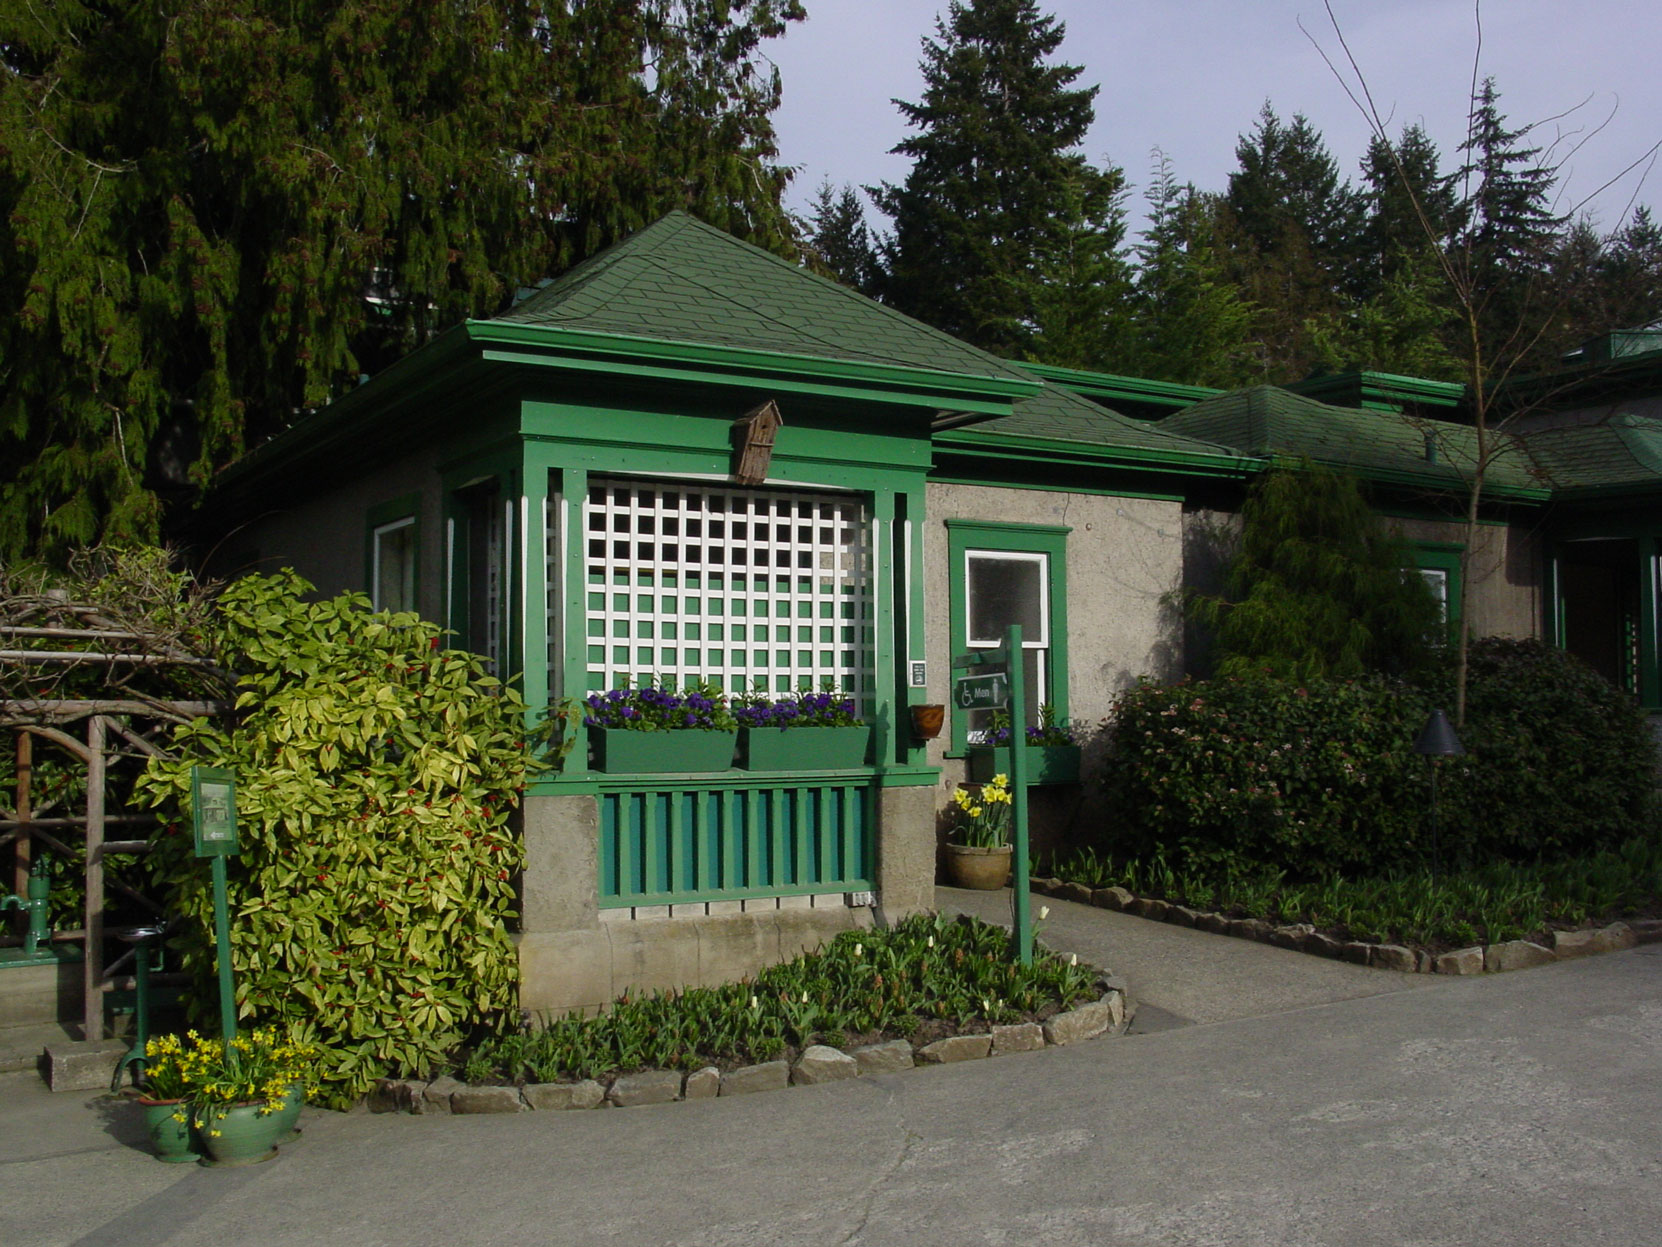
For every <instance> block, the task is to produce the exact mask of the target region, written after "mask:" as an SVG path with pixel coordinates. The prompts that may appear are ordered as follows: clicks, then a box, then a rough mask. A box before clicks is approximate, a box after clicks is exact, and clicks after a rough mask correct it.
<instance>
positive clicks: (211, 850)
mask: <svg viewBox="0 0 1662 1247" xmlns="http://www.w3.org/2000/svg"><path fill="white" fill-rule="evenodd" d="M190 806H191V823H192V825H193V827H194V829H195V836H196V855H197V856H198V857H206V858H208V859H209V860H210V861H211V862H212V863H213V876H214V940H215V943H216V944H217V946H218V960H219V1024H220V1029H221V1031H222V1033H223V1034H224V1036H225V1039H226V1041H227V1042H229V1041H230V1040H232V1039H234V1038H235V1037H236V1033H237V996H236V985H235V983H234V982H233V980H232V978H231V917H230V906H229V905H228V903H227V902H226V898H225V890H226V884H225V859H226V858H227V857H235V856H236V855H237V854H238V852H239V851H240V847H239V845H238V843H237V780H236V776H235V775H233V774H232V773H231V772H230V771H226V770H222V769H220V768H218V767H212V766H193V767H191V768H190Z"/></svg>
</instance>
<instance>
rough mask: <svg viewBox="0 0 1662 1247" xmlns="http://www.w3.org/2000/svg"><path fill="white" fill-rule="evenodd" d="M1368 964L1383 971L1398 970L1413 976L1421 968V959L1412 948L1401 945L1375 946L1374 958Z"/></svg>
mask: <svg viewBox="0 0 1662 1247" xmlns="http://www.w3.org/2000/svg"><path fill="white" fill-rule="evenodd" d="M1368 964H1369V965H1371V966H1376V967H1378V968H1379V969H1381V970H1398V971H1400V972H1402V973H1404V974H1413V973H1414V971H1416V970H1418V969H1419V968H1420V966H1419V957H1418V955H1417V954H1416V953H1415V952H1414V950H1413V949H1412V948H1405V947H1403V946H1402V945H1401V944H1375V945H1374V946H1373V956H1372V957H1371V958H1369V960H1368Z"/></svg>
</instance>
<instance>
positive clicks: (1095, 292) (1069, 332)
mask: <svg viewBox="0 0 1662 1247" xmlns="http://www.w3.org/2000/svg"><path fill="white" fill-rule="evenodd" d="M1106 175H1107V178H1108V180H1109V182H1110V183H1111V186H1112V191H1111V193H1110V194H1108V195H1102V194H1100V193H1099V194H1097V195H1096V196H1095V197H1094V198H1093V197H1088V193H1089V191H1090V190H1092V189H1097V190H1099V191H1100V189H1102V187H1101V185H1100V184H1098V183H1095V182H1094V181H1093V182H1092V183H1091V184H1090V185H1087V184H1086V181H1085V180H1084V179H1075V180H1074V181H1072V182H1070V183H1069V184H1068V186H1067V188H1066V191H1065V193H1064V195H1063V198H1062V202H1061V211H1060V213H1059V214H1058V216H1057V221H1056V224H1057V227H1058V228H1057V237H1056V240H1055V243H1054V245H1053V246H1052V247H1050V248H1049V249H1048V250H1047V251H1046V252H1045V253H1044V254H1043V256H1042V257H1041V259H1040V262H1039V272H1038V276H1039V287H1038V291H1037V293H1036V296H1035V299H1034V321H1035V323H1036V325H1037V329H1038V332H1037V335H1036V336H1035V338H1034V340H1033V341H1032V343H1031V344H1030V346H1029V348H1028V354H1029V357H1030V358H1031V359H1033V360H1034V361H1036V362H1038V363H1043V364H1058V365H1060V366H1062V367H1064V368H1095V369H1113V368H1114V367H1116V366H1117V365H1116V360H1118V359H1119V357H1120V356H1121V355H1122V353H1123V352H1124V351H1125V349H1126V345H1127V342H1128V339H1129V334H1130V323H1129V317H1130V303H1131V293H1132V286H1131V265H1130V263H1129V262H1128V261H1127V259H1126V257H1125V253H1124V250H1123V244H1124V241H1125V175H1124V174H1123V173H1122V172H1121V171H1120V170H1119V169H1118V168H1116V167H1114V166H1112V165H1110V166H1109V167H1108V169H1107V170H1106Z"/></svg>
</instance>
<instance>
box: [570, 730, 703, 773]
mask: <svg viewBox="0 0 1662 1247" xmlns="http://www.w3.org/2000/svg"><path fill="white" fill-rule="evenodd" d="M734 736H735V733H734V732H733V731H732V730H727V731H703V730H700V729H698V728H689V729H683V730H680V731H664V732H637V731H632V730H631V729H629V728H615V727H591V728H590V729H589V742H590V744H591V745H592V746H593V749H594V769H595V770H597V771H603V772H605V773H606V774H608V775H661V774H666V773H681V772H688V771H725V770H728V769H729V768H731V767H732V765H733V745H734Z"/></svg>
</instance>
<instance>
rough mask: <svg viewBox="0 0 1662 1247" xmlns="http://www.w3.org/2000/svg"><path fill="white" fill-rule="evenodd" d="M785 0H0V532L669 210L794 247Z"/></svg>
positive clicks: (342, 377) (50, 539)
mask: <svg viewBox="0 0 1662 1247" xmlns="http://www.w3.org/2000/svg"><path fill="white" fill-rule="evenodd" d="M803 15H804V13H803V9H802V7H801V5H800V4H798V3H797V2H796V0H567V2H565V3H560V2H556V0H454V2H452V3H446V4H440V5H434V4H430V3H425V2H423V0H387V2H386V3H380V4H373V5H371V4H339V3H336V2H335V0H287V2H285V3H283V4H281V5H278V4H274V3H272V2H271V0H180V2H179V3H177V4H173V5H164V6H157V5H151V4H96V5H52V4H32V3H24V2H22V0H0V219H3V220H4V222H5V224H4V226H3V227H0V360H3V361H4V364H3V366H0V559H9V558H16V557H18V556H19V555H20V554H22V553H24V552H26V551H38V552H43V553H46V554H49V555H50V554H53V553H55V552H61V551H62V550H63V549H64V548H66V547H68V546H71V545H74V544H79V543H85V542H90V541H93V540H95V539H99V538H114V539H133V538H150V537H153V536H154V535H155V534H156V533H157V531H158V529H159V528H160V526H161V521H162V514H161V513H162V502H161V497H162V495H164V494H165V495H169V496H171V495H173V494H175V493H177V494H183V495H187V496H188V494H189V492H190V491H191V489H192V488H193V487H199V486H200V485H201V484H202V483H203V482H204V481H205V480H206V479H207V477H208V476H209V475H210V474H211V472H212V471H213V470H214V469H215V468H216V467H218V466H220V465H222V464H224V463H225V462H227V461H228V460H230V459H232V458H234V457H236V456H237V455H238V454H239V453H241V452H242V451H243V450H244V449H245V448H246V447H248V446H250V445H253V444H255V443H257V442H258V441H260V440H262V439H264V438H266V437H268V436H270V435H271V434H272V433H274V432H277V431H279V430H281V429H282V428H284V427H285V426H286V425H288V424H289V423H291V422H292V420H293V419H294V417H295V416H296V414H297V413H300V412H303V411H304V410H306V409H309V408H313V407H316V406H318V405H319V404H322V403H325V402H327V401H328V400H329V398H330V397H331V396H333V395H336V394H339V393H341V392H342V390H343V389H344V388H346V387H349V386H351V385H352V384H354V383H355V382H356V381H357V380H358V378H359V376H360V374H363V373H372V372H374V371H376V370H377V369H379V368H381V367H383V366H384V365H386V364H387V363H389V362H390V361H392V360H393V359H396V358H397V357H398V356H400V355H401V354H403V353H404V352H406V351H408V350H409V349H410V348H412V347H414V346H416V345H419V344H420V343H421V342H422V341H424V340H426V339H428V338H430V337H431V336H432V335H433V334H434V333H436V332H437V331H438V330H440V329H442V328H443V327H445V326H446V325H448V324H451V323H454V322H455V321H457V320H459V319H461V318H462V317H465V316H468V315H479V314H490V313H492V312H494V311H496V310H498V309H499V308H500V307H502V306H503V305H504V303H505V301H506V299H507V298H508V297H509V296H510V295H511V293H512V292H513V290H514V289H515V287H516V286H517V285H519V284H522V283H528V282H530V281H533V280H535V279H537V278H539V277H542V276H546V275H548V274H551V273H556V272H558V271H560V270H562V269H564V268H566V267H568V266H570V265H571V264H573V263H575V262H576V261H578V260H580V259H582V258H583V257H584V256H586V255H589V254H591V253H592V252H594V251H596V250H598V249H600V248H602V247H605V246H607V245H608V244H610V243H612V242H614V241H616V240H617V239H619V238H621V237H623V236H625V235H627V234H628V233H630V232H631V231H633V230H636V229H638V228H640V227H641V226H643V225H646V224H648V223H650V222H651V221H652V220H654V219H656V218H657V217H659V216H661V215H662V214H663V213H664V212H666V211H669V210H670V209H672V208H685V209H687V210H689V211H691V212H694V213H695V214H697V215H699V216H701V217H702V218H704V219H705V220H707V221H709V222H711V223H712V224H715V225H717V226H720V227H721V228H724V229H727V230H730V231H731V232H733V233H734V234H737V235H739V236H740V237H743V238H746V239H748V240H750V241H753V242H757V243H759V244H761V245H763V246H767V247H770V248H773V249H774V250H777V251H780V252H781V253H783V254H791V251H792V248H791V244H790V238H791V231H790V227H789V222H788V220H787V217H786V214H785V212H784V210H783V208H782V206H781V203H780V196H781V194H782V192H783V189H784V187H785V184H786V181H787V179H788V176H789V174H788V171H787V170H785V169H782V168H780V167H779V166H778V165H777V164H776V163H775V156H776V150H775V142H774V134H773V128H772V121H771V114H772V112H773V110H774V108H775V107H776V106H777V104H778V101H779V80H778V75H777V73H776V72H775V71H772V70H770V69H764V68H763V67H762V62H763V58H762V57H761V55H760V52H759V47H760V45H761V43H762V42H763V41H764V40H766V39H769V38H773V37H775V36H778V35H779V34H781V33H782V32H783V30H784V28H785V25H786V23H788V22H790V21H794V20H799V19H801V18H802V17H803Z"/></svg>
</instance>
